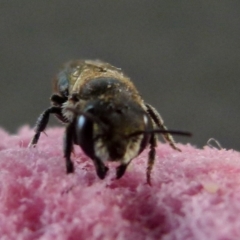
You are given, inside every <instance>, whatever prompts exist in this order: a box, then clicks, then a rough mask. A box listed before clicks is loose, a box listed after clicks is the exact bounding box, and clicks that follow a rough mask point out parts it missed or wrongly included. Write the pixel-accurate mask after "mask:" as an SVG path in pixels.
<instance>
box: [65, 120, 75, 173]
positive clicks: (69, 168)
mask: <svg viewBox="0 0 240 240" xmlns="http://www.w3.org/2000/svg"><path fill="white" fill-rule="evenodd" d="M74 126H75V121H73V122H72V123H70V124H69V125H68V126H67V128H66V131H65V136H64V158H65V160H66V172H67V174H68V173H73V172H74V165H73V162H72V160H71V153H72V151H73V140H74V130H75V128H74Z"/></svg>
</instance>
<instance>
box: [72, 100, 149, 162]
mask: <svg viewBox="0 0 240 240" xmlns="http://www.w3.org/2000/svg"><path fill="white" fill-rule="evenodd" d="M122 102H123V101H121V102H119V103H118V102H117V103H116V102H111V101H105V102H104V101H95V102H91V103H88V105H87V106H86V107H85V109H84V111H83V112H81V113H78V114H77V117H76V137H75V138H76V144H78V145H80V146H81V148H82V149H83V151H84V152H85V154H86V155H88V156H89V157H90V158H92V159H95V158H98V159H100V160H101V161H108V160H109V161H120V162H122V163H128V161H130V160H131V159H132V158H134V157H136V156H137V155H138V154H139V153H140V152H142V150H143V149H144V148H145V147H146V145H147V144H148V142H149V139H150V136H151V134H149V133H147V132H148V131H150V130H152V122H151V120H150V118H149V116H148V115H147V114H146V113H145V111H144V110H143V109H142V108H141V107H139V105H137V104H135V103H129V102H123V103H122ZM139 131H140V132H141V133H140V134H134V133H135V132H139ZM144 132H146V134H145V133H144Z"/></svg>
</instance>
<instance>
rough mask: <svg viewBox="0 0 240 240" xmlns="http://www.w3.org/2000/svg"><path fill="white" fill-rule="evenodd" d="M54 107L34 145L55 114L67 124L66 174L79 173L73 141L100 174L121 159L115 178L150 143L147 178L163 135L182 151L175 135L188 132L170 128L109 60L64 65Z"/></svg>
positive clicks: (39, 123) (56, 82)
mask: <svg viewBox="0 0 240 240" xmlns="http://www.w3.org/2000/svg"><path fill="white" fill-rule="evenodd" d="M53 85H54V93H53V94H52V96H51V98H50V99H51V102H52V105H51V106H50V107H49V108H48V109H46V110H45V111H44V112H43V113H42V114H41V115H40V116H39V118H38V120H37V123H36V129H35V135H34V136H33V138H32V140H31V142H30V144H29V145H30V146H35V145H36V144H37V142H38V139H39V137H40V134H41V133H42V132H43V131H44V130H45V128H46V126H47V124H48V121H49V116H50V114H54V115H55V116H56V117H57V118H58V119H59V120H60V121H61V122H63V123H65V124H66V130H65V137H64V158H65V160H66V171H67V173H73V172H74V165H73V162H72V160H71V153H72V151H73V145H74V144H76V145H79V146H80V147H81V148H82V150H83V151H84V153H85V154H86V155H87V156H88V157H89V158H91V159H92V160H93V164H94V166H95V169H96V173H97V175H98V177H99V178H100V179H104V178H105V176H106V173H107V171H108V167H107V166H106V161H117V162H119V163H120V164H119V166H118V167H117V169H116V178H117V179H119V178H121V177H122V176H123V175H124V173H125V171H126V168H127V166H128V165H129V164H130V162H131V161H132V159H134V158H135V157H136V156H138V155H139V154H140V153H141V152H142V151H143V150H144V149H145V148H146V147H147V145H150V151H149V156H148V166H147V170H146V175H147V182H148V183H149V184H151V170H152V168H153V164H154V160H155V147H156V146H157V141H158V135H159V133H161V134H162V135H163V137H164V139H165V140H166V142H168V143H169V144H170V146H171V147H172V148H173V149H175V150H178V151H180V149H178V148H177V146H176V145H175V142H174V140H173V138H172V136H171V134H180V135H190V133H188V132H181V131H170V130H167V128H166V126H165V125H164V123H163V120H162V118H161V116H160V115H159V113H158V112H157V110H156V109H155V108H154V107H152V106H151V105H150V104H147V103H145V102H144V100H143V99H142V98H141V96H140V95H139V93H138V91H137V90H136V88H135V86H134V85H133V83H132V82H131V80H130V79H129V78H128V77H127V76H126V75H125V74H124V73H123V72H122V71H121V69H119V68H116V67H114V66H112V65H110V64H109V63H105V62H102V61H99V60H76V61H71V62H68V63H67V64H65V65H64V66H63V68H62V70H61V71H60V72H59V73H58V75H57V76H56V77H55V79H54V81H53Z"/></svg>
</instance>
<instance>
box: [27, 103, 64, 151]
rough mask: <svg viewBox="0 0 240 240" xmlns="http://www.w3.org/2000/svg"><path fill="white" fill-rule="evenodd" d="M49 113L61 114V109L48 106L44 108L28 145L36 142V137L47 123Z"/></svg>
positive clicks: (33, 144) (37, 137)
mask: <svg viewBox="0 0 240 240" xmlns="http://www.w3.org/2000/svg"><path fill="white" fill-rule="evenodd" d="M50 114H57V115H62V109H61V108H60V107H55V106H53V107H50V108H48V109H47V110H45V111H44V112H43V113H42V114H41V115H40V116H39V117H38V119H37V123H36V129H35V134H34V136H33V138H32V140H31V142H30V143H29V145H28V146H29V147H31V146H35V145H36V144H37V142H38V139H39V137H40V135H41V132H43V131H44V130H45V128H46V126H47V124H48V121H49V116H50Z"/></svg>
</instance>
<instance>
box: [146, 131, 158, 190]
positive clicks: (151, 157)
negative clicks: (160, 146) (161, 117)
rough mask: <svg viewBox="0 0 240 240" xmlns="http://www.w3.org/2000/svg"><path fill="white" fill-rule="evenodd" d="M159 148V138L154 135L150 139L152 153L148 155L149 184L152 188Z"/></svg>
mask: <svg viewBox="0 0 240 240" xmlns="http://www.w3.org/2000/svg"><path fill="white" fill-rule="evenodd" d="M156 146H157V136H156V135H154V134H153V135H152V136H151V139H150V151H149V153H148V166H147V183H148V184H149V185H150V186H151V185H152V184H151V172H152V168H153V165H154V162H155V156H156V150H155V148H156Z"/></svg>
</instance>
